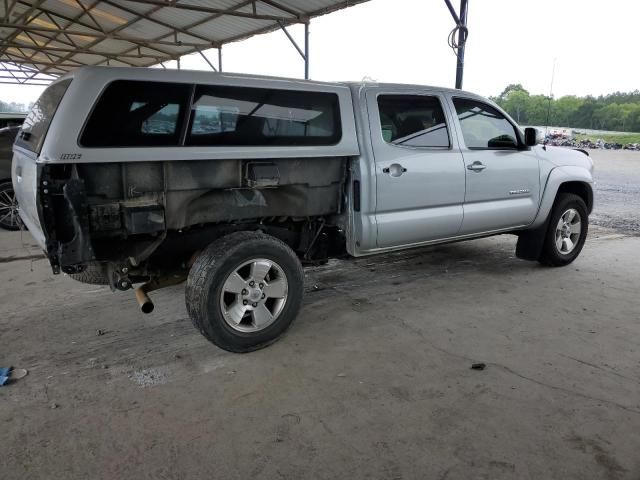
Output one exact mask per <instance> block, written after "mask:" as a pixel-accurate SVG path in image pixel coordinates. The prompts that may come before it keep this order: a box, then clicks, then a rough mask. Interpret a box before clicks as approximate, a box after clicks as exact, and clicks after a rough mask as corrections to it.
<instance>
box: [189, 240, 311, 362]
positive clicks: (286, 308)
mask: <svg viewBox="0 0 640 480" xmlns="http://www.w3.org/2000/svg"><path fill="white" fill-rule="evenodd" d="M303 292H304V272H303V270H302V265H301V264H300V261H299V260H298V257H297V256H296V254H295V253H294V252H293V250H291V248H289V247H288V246H287V245H286V244H285V243H283V242H281V241H280V240H278V239H276V238H274V237H271V236H269V235H266V234H264V233H260V232H236V233H232V234H230V235H227V236H225V237H222V238H220V239H218V240H216V241H215V242H214V243H212V244H211V245H209V247H208V248H207V249H206V250H205V251H204V252H202V253H201V254H200V255H199V256H198V258H197V259H196V261H195V262H194V264H193V266H192V267H191V271H190V272H189V276H188V278H187V286H186V291H185V295H186V304H187V311H188V312H189V316H190V317H191V321H192V322H193V324H194V325H195V327H196V328H197V329H198V330H200V332H201V333H202V334H203V335H204V336H205V337H206V338H207V339H208V340H210V341H211V342H213V343H214V344H216V345H217V346H218V347H220V348H222V349H224V350H227V351H230V352H238V353H242V352H251V351H254V350H258V349H260V348H263V347H266V346H267V345H269V344H271V343H273V342H274V341H275V340H277V339H278V337H280V336H281V335H282V334H283V333H284V332H285V331H286V330H287V328H289V326H290V325H291V323H292V322H293V320H294V319H295V318H296V316H297V314H298V311H299V310H300V305H301V304H302V296H303Z"/></svg>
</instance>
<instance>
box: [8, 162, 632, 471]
mask: <svg viewBox="0 0 640 480" xmlns="http://www.w3.org/2000/svg"><path fill="white" fill-rule="evenodd" d="M626 153H630V155H626ZM621 154H625V155H621ZM592 155H593V156H594V158H595V159H596V164H597V176H598V178H597V180H598V182H599V185H598V201H599V203H598V206H597V208H596V211H595V212H594V220H595V221H596V223H598V224H599V225H598V226H594V227H593V228H592V229H591V233H590V238H589V239H588V241H587V244H586V246H585V249H584V251H583V253H582V255H581V256H580V257H579V258H578V260H577V261H576V262H575V263H574V264H572V265H570V266H568V267H565V268H561V269H547V268H543V267H540V266H538V265H537V264H536V263H530V262H524V261H521V260H518V259H516V258H514V249H515V238H514V237H512V236H498V237H493V238H488V239H483V240H477V241H471V242H465V243H458V244H453V245H447V246H440V247H433V248H424V249H419V250H413V251H410V252H403V253H397V254H391V255H384V256H378V257H371V258H365V259H358V260H354V261H349V262H344V261H340V262H338V261H332V262H331V263H330V264H329V265H327V266H324V267H320V268H317V269H313V270H308V271H307V278H306V291H307V294H306V299H305V304H304V307H303V310H302V312H301V314H300V317H299V318H298V321H297V322H296V323H295V324H294V326H293V327H292V328H291V330H290V331H289V332H288V334H287V335H286V336H285V337H284V338H283V339H282V340H281V341H279V342H278V343H276V344H274V345H273V346H271V347H269V348H267V349H265V350H261V351H259V352H255V353H251V354H247V355H237V354H230V353H227V352H224V351H221V350H219V349H217V348H216V347H215V346H213V345H212V344H209V343H208V342H207V341H206V340H205V339H204V338H203V337H201V336H200V334H199V333H198V332H196V331H195V329H194V328H193V327H192V326H191V323H190V321H189V319H188V318H187V314H186V311H185V307H184V300H183V294H182V293H183V287H182V286H177V287H173V288H170V289H166V290H163V291H159V292H156V293H155V294H153V298H154V300H155V303H156V310H155V311H154V313H153V314H151V315H143V314H142V313H140V312H139V311H138V308H137V306H136V304H135V302H134V300H133V294H132V293H131V292H120V293H115V294H114V293H111V292H110V291H109V290H108V288H103V287H95V286H89V285H83V284H80V283H77V282H74V281H73V280H71V279H69V278H68V277H65V276H53V275H52V274H51V273H50V269H49V267H48V265H47V262H46V261H45V260H43V259H41V258H39V256H38V252H37V249H35V248H33V247H32V246H30V242H31V240H30V238H29V236H28V234H24V237H22V238H21V234H20V233H9V232H0V278H1V279H2V281H3V289H2V290H1V291H0V305H1V306H2V315H1V316H0V366H9V365H13V366H15V367H21V368H27V369H28V370H29V375H28V376H27V377H25V378H23V379H21V380H19V381H16V382H15V383H13V384H10V385H7V386H4V387H0V402H1V403H0V426H1V427H0V445H2V447H3V448H2V454H1V455H0V478H1V479H3V480H4V479H21V480H22V479H30V480H31V479H146V478H148V479H204V478H211V479H213V478H215V479H236V478H237V479H248V478H269V479H271V478H286V479H310V478H318V479H336V478H340V479H361V478H372V479H373V478H375V479H403V478H404V479H412V478H420V479H431V478H433V479H447V480H457V479H461V480H462V479H464V480H467V479H491V480H493V479H507V478H508V479H513V478H517V479H536V480H538V479H563V480H564V479H581V480H582V479H613V480H617V479H629V480H638V479H640V455H639V454H638V452H639V451H640V305H639V303H638V292H640V255H638V251H639V250H640V236H639V235H638V234H639V233H640V231H637V230H634V229H635V228H636V227H634V225H636V226H637V225H639V224H640V190H639V189H638V185H639V184H640V153H635V154H634V153H633V152H619V153H615V152H594V153H592ZM634 175H637V176H636V177H634ZM634 178H635V179H636V180H634ZM602 192H604V194H603V193H602ZM600 200H602V201H600ZM612 218H613V219H615V222H613V221H611V222H610V223H608V224H607V222H608V221H610V220H611V219H612ZM634 222H635V223H634ZM601 225H604V226H601ZM612 227H613V228H612ZM474 362H484V363H486V369H484V370H481V371H480V370H472V369H471V368H470V367H471V364H472V363H474Z"/></svg>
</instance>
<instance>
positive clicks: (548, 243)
mask: <svg viewBox="0 0 640 480" xmlns="http://www.w3.org/2000/svg"><path fill="white" fill-rule="evenodd" d="M570 209H574V210H575V211H577V212H578V214H579V215H580V234H579V235H580V236H579V237H578V239H577V241H576V242H574V243H575V247H574V248H573V250H571V251H570V252H569V253H562V252H560V250H559V249H558V246H557V244H556V227H557V225H558V222H559V221H560V218H561V217H562V215H563V214H564V213H565V212H567V211H568V210H570ZM588 230H589V213H588V211H587V205H586V204H585V203H584V200H583V199H582V198H580V197H579V196H578V195H574V194H572V193H561V194H559V195H558V198H557V199H556V202H555V204H554V206H553V210H552V211H551V215H550V217H549V226H548V228H547V232H546V234H545V239H544V245H543V247H542V253H541V254H540V258H539V259H538V261H539V262H540V263H541V264H543V265H546V266H548V267H563V266H565V265H568V264H570V263H571V262H573V261H574V260H575V259H576V258H577V257H578V255H580V252H581V251H582V247H583V246H584V242H585V240H586V239H587V232H588Z"/></svg>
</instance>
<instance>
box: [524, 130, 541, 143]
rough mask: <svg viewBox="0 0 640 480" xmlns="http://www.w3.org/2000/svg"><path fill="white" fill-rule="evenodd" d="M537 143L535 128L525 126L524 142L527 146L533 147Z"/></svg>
mask: <svg viewBox="0 0 640 480" xmlns="http://www.w3.org/2000/svg"><path fill="white" fill-rule="evenodd" d="M537 143H538V131H537V130H536V129H535V128H532V127H527V128H525V129H524V144H525V145H526V146H527V147H533V146H534V145H536V144H537Z"/></svg>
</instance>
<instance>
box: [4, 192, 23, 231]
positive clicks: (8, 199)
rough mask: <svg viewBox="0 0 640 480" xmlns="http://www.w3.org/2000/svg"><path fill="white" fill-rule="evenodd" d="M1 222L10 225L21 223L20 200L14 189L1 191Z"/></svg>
mask: <svg viewBox="0 0 640 480" xmlns="http://www.w3.org/2000/svg"><path fill="white" fill-rule="evenodd" d="M0 224H2V225H6V226H9V227H17V226H18V225H19V216H18V201H17V200H16V194H15V192H14V191H13V190H2V191H0Z"/></svg>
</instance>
